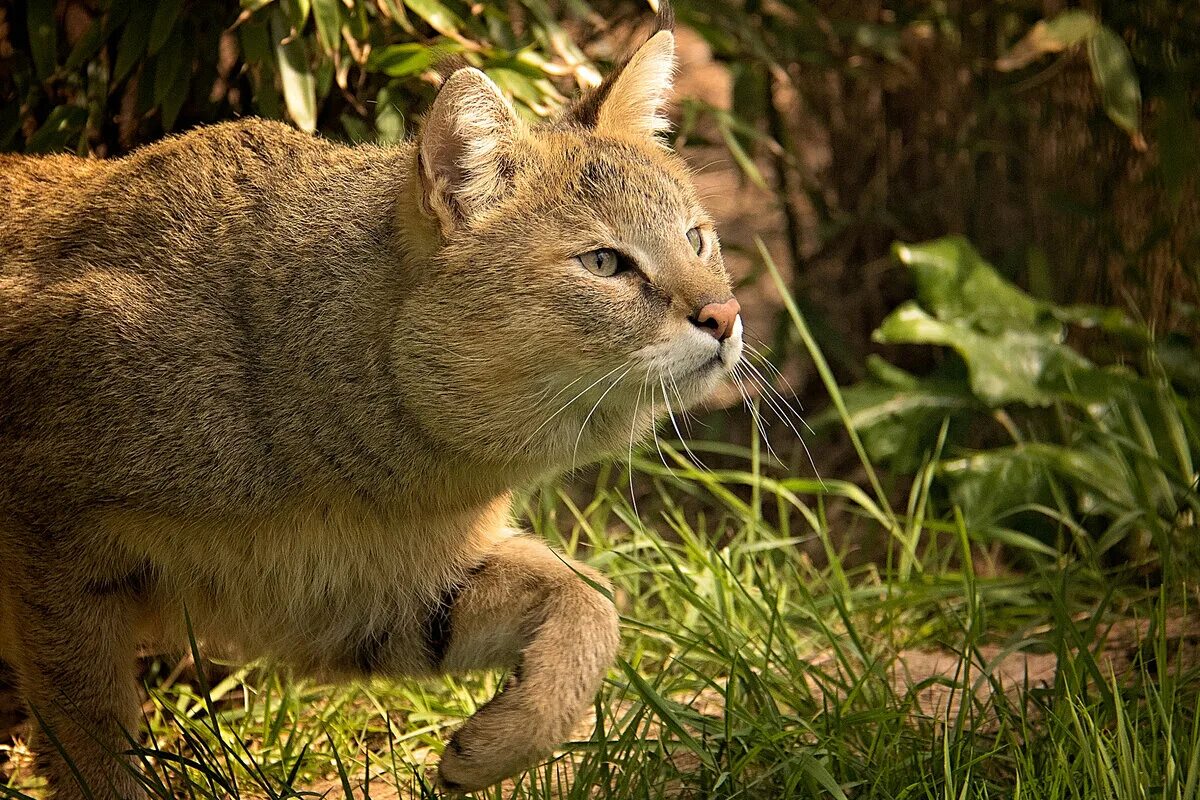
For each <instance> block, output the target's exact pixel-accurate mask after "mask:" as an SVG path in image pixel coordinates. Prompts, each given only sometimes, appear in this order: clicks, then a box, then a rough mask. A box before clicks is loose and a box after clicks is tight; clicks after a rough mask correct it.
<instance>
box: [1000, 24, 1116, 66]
mask: <svg viewBox="0 0 1200 800" xmlns="http://www.w3.org/2000/svg"><path fill="white" fill-rule="evenodd" d="M1099 29H1100V23H1099V21H1098V20H1097V19H1096V17H1095V16H1094V15H1093V14H1091V13H1089V12H1087V11H1081V10H1079V9H1070V10H1068V11H1064V12H1062V13H1061V14H1059V15H1058V16H1056V17H1054V18H1053V19H1051V20H1041V21H1040V22H1038V23H1036V24H1035V25H1034V26H1033V27H1032V28H1030V29H1029V32H1028V33H1026V34H1025V36H1023V37H1022V38H1021V40H1020V41H1019V42H1017V43H1016V44H1015V45H1013V47H1012V48H1011V49H1010V50H1009V51H1008V52H1007V53H1005V54H1004V55H1003V56H1001V57H1000V58H998V59H996V69H998V70H1000V71H1001V72H1011V71H1012V70H1015V69H1020V68H1021V67H1024V66H1027V65H1029V64H1030V63H1032V62H1033V61H1035V60H1037V59H1038V58H1040V57H1042V56H1043V55H1045V54H1047V53H1060V52H1062V51H1063V50H1066V49H1067V48H1068V47H1074V46H1075V45H1078V44H1082V43H1083V42H1085V41H1087V40H1088V39H1089V38H1091V37H1092V36H1093V35H1095V33H1096V31H1098V30H1099Z"/></svg>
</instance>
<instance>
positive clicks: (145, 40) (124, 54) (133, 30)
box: [111, 12, 151, 87]
mask: <svg viewBox="0 0 1200 800" xmlns="http://www.w3.org/2000/svg"><path fill="white" fill-rule="evenodd" d="M150 22H151V18H150V15H149V14H145V13H137V12H135V13H134V14H133V15H132V16H131V17H130V18H129V21H128V22H126V23H125V30H123V31H121V40H120V41H119V42H118V43H117V62H116V65H115V66H113V72H112V83H111V85H112V86H114V87H115V86H116V85H117V84H118V83H120V82H121V81H123V80H125V78H127V77H129V73H131V72H132V71H133V68H134V67H136V66H137V64H138V62H139V61H140V60H141V58H142V56H143V55H145V53H146V47H147V45H148V44H149V41H150Z"/></svg>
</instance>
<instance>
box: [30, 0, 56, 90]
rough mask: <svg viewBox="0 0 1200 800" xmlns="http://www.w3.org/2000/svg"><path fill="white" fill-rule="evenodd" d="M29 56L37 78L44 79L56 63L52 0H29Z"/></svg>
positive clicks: (48, 75)
mask: <svg viewBox="0 0 1200 800" xmlns="http://www.w3.org/2000/svg"><path fill="white" fill-rule="evenodd" d="M25 13H26V22H27V26H28V30H29V56H30V58H31V59H33V68H34V70H35V71H36V72H37V76H38V79H39V80H43V81H44V80H46V79H47V78H49V77H50V75H51V74H53V72H54V67H55V65H56V64H57V63H58V28H57V26H56V25H55V23H54V0H29V4H28V6H27V10H26V12H25Z"/></svg>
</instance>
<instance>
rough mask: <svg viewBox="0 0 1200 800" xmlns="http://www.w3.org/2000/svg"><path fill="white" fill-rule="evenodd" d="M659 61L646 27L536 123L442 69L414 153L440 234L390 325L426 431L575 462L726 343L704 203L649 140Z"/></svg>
mask: <svg viewBox="0 0 1200 800" xmlns="http://www.w3.org/2000/svg"><path fill="white" fill-rule="evenodd" d="M674 69H675V56H674V37H673V34H672V33H671V32H670V31H669V30H660V31H659V32H657V33H655V34H654V35H653V36H652V37H651V38H650V39H649V40H648V41H647V42H646V43H645V44H644V45H642V47H641V48H639V49H638V50H637V52H636V53H634V55H633V56H632V57H631V58H630V59H628V60H627V61H626V62H625V63H624V65H623V66H622V67H620V68H619V69H617V70H616V71H614V72H613V73H612V74H611V75H609V76H608V78H607V79H606V80H605V81H604V82H603V83H602V84H601V85H600V87H599V88H597V89H596V90H594V91H593V92H591V93H590V94H588V95H586V96H584V97H583V98H582V99H580V100H579V101H577V102H575V103H574V104H573V105H570V106H569V107H568V108H567V110H566V111H565V112H564V113H563V114H562V115H561V116H560V117H559V118H557V119H555V120H552V121H548V122H545V123H541V124H537V125H530V124H526V123H525V122H524V121H523V120H521V119H520V118H519V117H518V115H517V114H516V113H515V112H514V110H513V108H512V106H511V105H510V104H509V102H508V101H507V100H506V99H505V97H504V95H503V94H502V93H501V92H500V91H499V89H497V87H496V85H495V84H493V83H492V81H491V80H489V79H488V78H487V77H486V76H485V75H484V74H483V73H482V72H479V71H478V70H474V69H462V70H459V71H457V72H455V73H454V74H453V75H451V76H450V77H449V78H448V79H447V80H446V82H445V83H444V84H443V86H442V89H441V92H440V93H439V95H438V97H437V99H436V101H435V103H434V105H433V108H432V110H431V112H430V114H429V116H428V118H427V121H426V123H425V125H424V128H423V129H422V132H421V136H420V139H419V143H418V153H419V156H418V165H417V171H418V174H419V180H420V188H419V192H420V204H421V206H422V209H423V212H424V214H425V215H426V217H427V218H428V220H429V221H430V223H431V228H432V229H433V230H435V231H436V232H437V238H438V240H439V243H438V247H437V249H436V255H435V256H434V258H433V264H432V265H431V273H430V279H429V280H428V281H423V282H422V288H421V290H420V292H419V302H420V306H419V309H420V310H419V313H420V314H421V315H423V317H424V318H423V319H420V320H415V321H414V329H413V330H410V331H406V335H407V336H408V337H409V338H408V341H409V343H410V347H408V348H406V349H408V352H409V353H411V354H412V358H413V359H414V360H415V362H416V363H417V365H418V366H419V367H420V368H421V370H422V381H423V382H428V383H427V385H428V386H429V387H430V391H429V393H428V395H427V396H424V397H421V398H413V399H414V401H416V402H417V403H418V404H419V405H421V406H422V410H421V414H422V416H423V417H425V418H426V420H425V422H426V424H427V425H428V426H430V427H434V428H437V429H438V430H437V431H435V433H437V434H439V438H442V439H444V440H446V441H452V442H453V443H454V444H456V445H461V446H463V448H464V449H465V450H467V451H468V452H473V453H474V452H481V451H486V452H488V453H490V454H491V455H493V456H501V457H503V456H511V457H513V458H514V459H515V460H528V461H532V462H533V463H537V464H543V465H544V466H545V467H546V468H547V469H557V468H561V467H564V466H570V465H571V464H572V463H585V462H587V461H589V460H591V459H593V458H595V457H597V456H600V455H604V454H610V453H613V452H624V451H625V449H626V448H627V447H631V446H632V445H633V444H634V443H636V442H637V441H639V440H640V439H642V438H643V437H644V436H646V435H648V434H649V432H650V430H651V427H652V426H653V424H654V423H655V421H656V420H657V419H658V418H660V417H661V416H662V415H663V414H664V413H665V412H666V411H667V409H668V404H669V405H670V407H671V408H672V409H673V410H674V411H675V412H676V413H679V412H680V411H682V410H683V408H685V407H688V406H691V405H694V404H696V403H697V402H699V401H701V400H703V399H704V398H705V397H706V396H707V395H708V394H709V393H711V392H712V391H713V390H714V389H715V388H716V387H717V386H718V385H719V384H721V383H722V382H723V380H724V379H725V377H726V376H727V374H728V373H729V372H730V371H731V370H732V368H733V366H734V365H735V364H736V363H737V362H738V360H739V359H740V358H741V355H742V323H741V317H740V315H739V307H738V304H737V301H736V300H735V299H734V297H733V292H732V290H731V286H730V281H729V276H728V274H727V273H726V271H725V266H724V263H723V261H722V258H721V247H720V243H719V241H718V239H717V234H716V231H715V230H714V227H713V221H712V219H711V217H709V215H708V214H707V213H706V212H705V210H704V208H703V206H702V205H701V204H700V201H699V199H698V198H697V196H696V192H695V189H694V187H693V185H692V181H691V178H690V175H689V173H688V170H687V168H686V166H685V165H684V163H683V161H682V160H681V159H680V158H679V157H678V156H676V155H675V154H674V153H672V152H671V151H670V150H669V149H668V148H667V147H666V145H665V144H664V142H663V141H662V139H661V138H660V136H661V134H662V132H663V129H664V128H665V127H666V121H665V119H664V118H663V115H662V110H663V109H662V107H663V103H664V99H665V97H666V95H667V94H668V92H669V90H670V88H671V79H672V73H673V71H674Z"/></svg>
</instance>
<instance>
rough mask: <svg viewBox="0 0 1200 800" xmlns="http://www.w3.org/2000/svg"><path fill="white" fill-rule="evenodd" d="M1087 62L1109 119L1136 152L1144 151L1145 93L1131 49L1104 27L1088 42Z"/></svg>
mask: <svg viewBox="0 0 1200 800" xmlns="http://www.w3.org/2000/svg"><path fill="white" fill-rule="evenodd" d="M1088 62H1089V63H1090V64H1091V66H1092V78H1093V79H1094V80H1095V81H1096V86H1097V87H1098V88H1099V89H1100V101H1101V103H1103V104H1104V111H1105V113H1106V114H1108V118H1109V119H1111V120H1112V121H1113V122H1115V123H1116V124H1117V125H1118V126H1119V127H1120V128H1121V129H1122V130H1124V131H1125V132H1126V133H1128V134H1129V136H1130V138H1131V139H1132V140H1133V146H1134V147H1135V148H1137V149H1138V150H1141V151H1144V150H1145V149H1146V140H1145V139H1144V138H1143V137H1142V131H1141V126H1142V90H1141V87H1140V86H1139V85H1138V78H1137V73H1136V72H1134V70H1133V58H1132V57H1131V56H1130V55H1129V48H1127V47H1126V46H1125V42H1124V41H1122V40H1121V37H1120V36H1118V35H1117V34H1115V33H1113V31H1112V30H1111V29H1110V28H1107V27H1101V28H1100V30H1098V31H1097V32H1096V34H1095V35H1094V36H1093V37H1092V38H1091V39H1089V40H1088Z"/></svg>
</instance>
